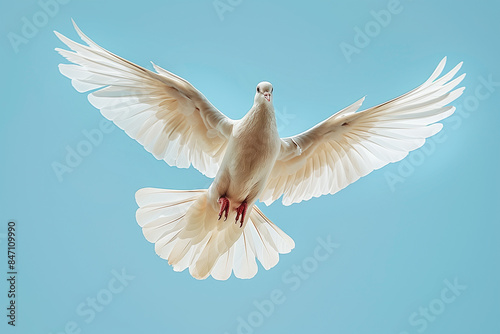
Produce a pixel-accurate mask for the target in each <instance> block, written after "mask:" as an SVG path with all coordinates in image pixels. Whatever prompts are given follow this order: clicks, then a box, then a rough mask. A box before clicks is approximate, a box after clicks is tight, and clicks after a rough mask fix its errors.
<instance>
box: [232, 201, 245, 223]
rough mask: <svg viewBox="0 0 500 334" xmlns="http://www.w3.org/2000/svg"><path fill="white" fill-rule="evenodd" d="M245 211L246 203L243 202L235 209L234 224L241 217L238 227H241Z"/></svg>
mask: <svg viewBox="0 0 500 334" xmlns="http://www.w3.org/2000/svg"><path fill="white" fill-rule="evenodd" d="M246 213H247V203H246V202H243V203H241V205H240V206H239V207H238V208H237V209H236V220H235V221H234V223H235V224H236V223H238V219H239V218H240V216H241V219H240V228H241V227H243V222H244V221H245V215H246Z"/></svg>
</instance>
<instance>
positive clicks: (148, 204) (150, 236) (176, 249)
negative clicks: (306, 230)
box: [136, 188, 295, 280]
mask: <svg viewBox="0 0 500 334" xmlns="http://www.w3.org/2000/svg"><path fill="white" fill-rule="evenodd" d="M136 200H137V204H138V205H139V209H138V210H137V214H136V217H137V222H138V223H139V225H140V226H141V227H142V230H143V233H144V236H145V237H146V239H147V240H148V241H149V242H152V243H155V251H156V253H157V254H158V255H159V256H160V257H162V258H164V259H166V260H168V263H169V264H170V265H172V266H173V269H174V270H175V271H183V270H185V269H188V268H189V272H190V274H191V275H192V276H193V277H195V278H197V279H205V278H207V277H208V276H210V275H211V276H212V277H214V278H215V279H218V280H226V279H228V278H229V277H230V276H231V273H232V272H234V275H235V276H236V277H238V278H251V277H253V276H255V274H256V273H257V270H258V267H257V263H256V261H255V259H256V258H257V259H258V260H259V261H260V262H261V264H262V266H263V267H264V269H266V270H267V269H270V268H272V267H274V266H275V265H276V264H277V263H278V261H279V253H288V252H290V251H291V250H292V249H293V248H294V246H295V245H294V242H293V240H292V239H291V238H290V237H289V236H288V235H286V234H285V233H284V232H283V231H282V230H281V229H279V228H278V227H277V226H276V225H274V224H273V223H272V222H271V221H270V220H269V219H268V218H267V217H266V216H264V214H263V213H262V212H261V211H260V210H259V209H258V208H257V207H256V206H255V205H254V206H253V207H251V208H249V211H248V219H247V221H246V222H245V223H244V225H243V228H240V226H239V224H234V223H232V221H233V220H234V218H235V217H233V216H235V213H234V212H233V213H230V216H229V217H228V221H225V222H224V221H219V220H218V219H217V218H218V212H217V211H215V210H214V209H213V208H212V207H211V205H209V203H208V202H207V190H187V191H181V190H164V189H153V188H144V189H141V190H139V191H138V192H137V193H136Z"/></svg>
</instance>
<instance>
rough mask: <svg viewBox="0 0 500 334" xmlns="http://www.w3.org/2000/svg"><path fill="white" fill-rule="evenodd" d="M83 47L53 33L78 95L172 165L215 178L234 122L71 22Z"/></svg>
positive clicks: (181, 83)
mask: <svg viewBox="0 0 500 334" xmlns="http://www.w3.org/2000/svg"><path fill="white" fill-rule="evenodd" d="M73 24H74V26H75V29H76V31H77V32H78V34H79V36H80V37H81V39H82V40H83V41H85V42H86V43H87V44H88V46H85V45H82V44H79V43H76V42H74V41H72V40H70V39H68V38H67V37H65V36H63V35H61V34H59V33H57V32H56V35H57V37H59V39H60V40H61V41H62V42H63V43H65V44H66V45H67V46H68V47H69V48H70V49H71V50H73V51H68V50H64V49H59V48H57V49H56V50H57V51H58V52H59V53H60V54H61V55H62V56H64V57H65V58H66V59H68V60H69V61H71V62H72V63H74V64H60V65H59V69H60V71H61V73H62V74H63V75H65V76H66V77H68V78H70V79H71V82H72V84H73V87H75V89H76V90H77V91H78V92H88V91H91V90H94V92H92V93H90V94H89V96H88V98H89V101H90V103H92V105H94V106H95V107H96V108H98V109H99V110H100V111H101V113H102V114H103V115H104V116H105V117H106V118H107V119H109V120H111V121H113V122H114V123H115V124H116V125H117V126H118V127H120V128H121V129H123V130H124V131H125V132H126V133H127V134H128V135H129V136H130V137H132V138H134V139H136V140H137V141H138V142H139V143H140V144H142V145H143V146H144V148H145V149H146V150H147V151H149V152H151V153H152V154H153V155H154V156H155V157H156V158H157V159H159V160H165V161H166V162H167V163H168V164H169V165H171V166H177V167H181V168H187V167H189V166H190V165H191V164H192V165H193V166H194V167H195V168H196V169H198V170H199V171H200V172H202V173H203V174H205V175H207V176H208V177H214V176H215V174H216V173H217V170H218V168H219V166H220V163H221V161H222V157H223V155H224V152H225V149H226V146H227V141H228V138H229V136H230V134H231V131H232V126H233V121H232V120H231V119H229V118H227V117H226V116H225V115H223V114H222V113H221V112H220V111H218V110H217V109H216V108H215V107H214V106H213V105H212V104H211V103H210V102H209V101H208V100H207V99H206V98H205V97H204V96H203V95H202V94H201V93H200V92H199V91H198V90H196V89H195V88H194V87H193V86H192V85H191V84H190V83H189V82H187V81H186V80H184V79H182V78H180V77H178V76H176V75H175V74H172V73H170V72H168V71H166V70H164V69H162V68H161V67H159V66H157V65H155V64H153V66H154V68H155V70H156V71H157V73H154V72H152V71H149V70H147V69H145V68H143V67H140V66H138V65H135V64H133V63H131V62H129V61H127V60H125V59H123V58H121V57H119V56H117V55H115V54H113V53H111V52H109V51H107V50H105V49H103V48H102V47H100V46H99V45H97V44H96V43H94V42H93V41H92V40H90V39H89V38H88V37H87V36H85V35H84V34H83V33H82V31H81V30H80V29H79V28H78V27H77V26H76V24H75V23H74V22H73Z"/></svg>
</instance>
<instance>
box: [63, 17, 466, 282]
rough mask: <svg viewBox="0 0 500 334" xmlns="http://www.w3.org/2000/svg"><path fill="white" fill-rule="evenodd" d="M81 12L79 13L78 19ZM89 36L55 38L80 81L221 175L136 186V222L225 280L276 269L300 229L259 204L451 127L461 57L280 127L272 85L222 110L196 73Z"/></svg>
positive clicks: (66, 70) (135, 123) (327, 181)
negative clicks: (322, 115) (177, 184)
mask: <svg viewBox="0 0 500 334" xmlns="http://www.w3.org/2000/svg"><path fill="white" fill-rule="evenodd" d="M73 24H74V22H73ZM74 27H75V29H76V31H77V32H78V34H79V35H80V37H81V39H82V40H83V41H85V42H86V43H87V44H88V46H85V45H81V44H78V43H76V42H74V41H72V40H70V39H68V38H66V37H65V36H63V35H61V34H59V33H57V32H55V34H56V35H57V36H58V37H59V39H60V40H61V41H62V42H64V43H65V44H66V45H67V46H68V47H69V48H71V49H72V50H73V51H68V50H63V49H59V48H57V49H56V51H58V52H59V53H60V54H61V55H62V56H64V57H65V58H66V59H68V60H69V61H71V62H72V63H74V64H75V65H69V64H60V65H59V70H60V71H61V73H62V74H63V75H65V76H67V77H68V78H70V79H71V83H72V84H73V87H74V88H75V89H76V90H77V91H78V92H88V91H91V90H93V92H92V93H90V94H89V95H88V99H89V101H90V103H92V105H94V106H95V107H96V108H98V109H99V110H100V111H101V113H102V114H103V115H104V117H106V118H107V119H109V120H111V121H113V122H114V123H115V124H116V125H117V126H118V127H120V128H121V129H123V130H124V131H125V132H126V133H127V134H128V135H129V136H130V137H132V138H134V139H135V140H137V141H138V142H139V143H141V144H142V145H143V146H144V147H145V149H146V150H147V151H149V152H151V153H152V154H153V155H154V156H155V157H156V158H157V159H162V160H165V161H166V162H167V163H168V164H169V165H170V166H177V167H180V168H188V167H189V166H190V165H193V166H194V167H195V168H196V169H198V170H199V171H200V172H201V173H203V174H205V175H206V176H208V177H210V178H214V177H215V179H214V180H213V183H212V184H211V186H210V187H209V188H208V190H165V189H153V188H144V189H141V190H139V191H138V192H137V193H136V200H137V204H138V205H139V209H138V210H137V215H136V217H137V222H138V223H139V225H140V226H141V227H142V231H143V233H144V236H145V237H146V239H147V240H148V241H150V242H152V243H155V251H156V253H157V254H158V255H159V256H160V257H162V258H164V259H166V260H168V263H169V264H170V265H172V266H173V269H174V270H175V271H182V270H184V269H186V268H189V272H190V274H191V275H192V276H193V277H195V278H197V279H205V278H207V277H208V276H210V275H211V276H212V277H213V278H215V279H218V280H226V279H228V278H229V277H230V276H231V272H234V275H235V276H236V277H238V278H251V277H253V276H254V275H255V274H256V273H257V263H256V261H255V258H257V259H258V260H259V261H260V263H261V264H262V266H263V267H264V268H265V269H266V270H267V269H270V268H271V267H273V266H275V265H276V264H277V263H278V260H279V253H282V254H283V253H288V252H290V251H291V250H292V249H293V248H294V246H295V245H294V242H293V240H292V239H291V238H290V237H289V236H288V235H286V234H285V233H284V232H283V231H282V230H281V229H279V228H278V227H277V226H276V225H274V224H273V223H272V222H271V221H270V220H269V219H268V218H266V216H264V214H263V213H262V211H260V210H259V209H258V208H257V206H256V205H255V202H256V201H257V200H260V201H261V202H264V203H265V204H266V205H270V204H271V203H272V202H274V201H275V200H277V199H278V198H280V197H281V196H283V204H284V205H290V204H292V203H299V202H301V201H303V200H309V199H310V198H312V197H319V196H321V195H325V194H334V193H336V192H337V191H339V190H341V189H343V188H344V187H346V186H347V185H349V184H351V183H353V182H354V181H356V180H357V179H359V178H360V177H362V176H364V175H367V174H368V173H370V172H371V171H373V170H375V169H378V168H381V167H382V166H385V165H387V164H388V163H390V162H396V161H399V160H401V159H403V158H404V157H406V155H407V154H408V153H409V152H410V151H412V150H415V149H417V148H419V147H420V146H422V145H423V144H424V143H425V139H426V138H428V137H430V136H432V135H435V134H436V133H438V132H439V131H440V130H441V129H442V127H443V126H442V124H440V123H436V122H438V121H440V120H442V119H444V118H446V117H448V116H450V115H451V114H452V113H453V112H454V110H455V108H454V107H452V106H447V104H449V103H450V102H452V101H453V100H455V99H456V98H457V97H458V96H460V95H461V94H462V92H463V90H464V87H462V88H458V89H455V90H454V88H455V87H456V86H457V85H458V84H459V83H460V82H461V81H462V79H463V78H464V76H465V74H462V75H461V76H459V77H457V78H455V79H453V78H454V76H455V74H456V73H457V72H458V70H459V69H460V67H461V64H462V63H460V64H458V65H457V66H456V67H455V68H453V69H452V70H451V71H450V72H448V73H447V74H445V75H443V76H441V77H439V76H440V75H441V72H442V70H443V68H444V66H445V63H446V58H444V59H443V60H442V61H441V62H440V63H439V65H438V67H437V69H436V70H435V71H434V73H432V75H431V76H430V78H429V79H428V80H427V81H425V82H424V83H423V84H422V85H421V86H419V87H417V88H415V89H414V90H412V91H410V92H408V93H406V94H404V95H402V96H400V97H397V98H395V99H393V100H391V101H389V102H386V103H383V104H380V105H378V106H375V107H372V108H368V109H366V110H363V111H357V110H358V108H359V107H360V106H361V104H362V102H363V99H360V100H359V101H357V102H355V103H353V104H352V105H350V106H348V107H347V108H345V109H343V110H341V111H339V112H337V113H336V114H334V115H333V116H331V117H329V118H328V119H326V120H325V121H323V122H321V123H319V124H318V125H316V126H314V127H313V128H311V129H309V130H307V131H305V132H303V133H301V134H299V135H296V136H293V137H288V138H280V137H279V135H278V130H277V127H276V119H275V114H274V107H273V87H272V85H271V84H270V83H269V82H261V83H259V84H258V85H257V89H256V92H255V97H254V104H253V106H252V108H251V109H250V111H248V113H247V114H246V115H245V116H244V117H243V118H242V119H241V120H232V119H229V118H228V117H226V116H225V115H224V114H222V113H221V112H220V111H219V110H217V109H216V108H215V107H214V106H213V105H212V104H211V103H210V102H209V101H208V100H207V99H206V98H205V96H203V95H202V94H201V93H200V92H199V91H198V90H196V88H194V87H193V86H192V85H191V84H190V83H189V82H187V81H186V80H184V79H182V78H181V77H178V76H177V75H175V74H172V73H170V72H168V71H166V70H164V69H163V68H161V67H159V66H157V65H155V64H153V67H154V69H155V70H156V73H155V72H152V71H150V70H147V69H145V68H143V67H140V66H138V65H135V64H133V63H131V62H129V61H127V60H125V59H123V58H121V57H119V56H117V55H115V54H113V53H111V52H109V51H107V50H105V49H103V48H102V47H100V46H99V45H97V44H96V43H94V42H93V41H92V40H90V39H89V38H88V37H87V36H85V35H84V34H83V33H82V31H81V30H80V29H79V28H78V27H77V26H76V24H74Z"/></svg>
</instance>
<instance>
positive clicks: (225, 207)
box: [218, 196, 229, 221]
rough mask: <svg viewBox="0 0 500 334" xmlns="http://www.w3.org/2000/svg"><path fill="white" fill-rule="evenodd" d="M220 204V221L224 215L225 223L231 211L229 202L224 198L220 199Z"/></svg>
mask: <svg viewBox="0 0 500 334" xmlns="http://www.w3.org/2000/svg"><path fill="white" fill-rule="evenodd" d="M218 202H219V204H220V211H219V220H220V218H221V217H222V214H224V221H225V220H226V219H227V213H228V211H229V200H228V199H227V198H225V197H224V196H222V197H220V198H219V201H218Z"/></svg>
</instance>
